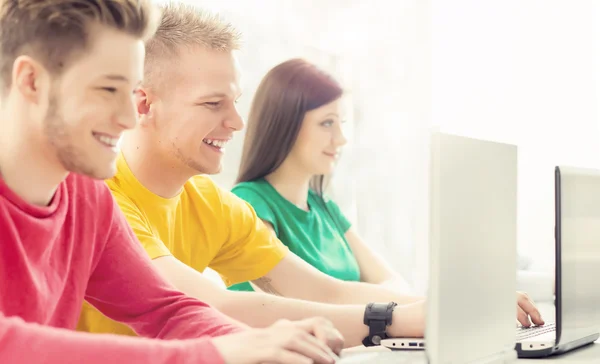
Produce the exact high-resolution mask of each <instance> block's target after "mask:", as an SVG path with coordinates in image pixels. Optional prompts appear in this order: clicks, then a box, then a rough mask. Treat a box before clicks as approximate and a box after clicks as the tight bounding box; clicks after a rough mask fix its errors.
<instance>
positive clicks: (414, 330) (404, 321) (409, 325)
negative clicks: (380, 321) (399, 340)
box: [388, 305, 425, 337]
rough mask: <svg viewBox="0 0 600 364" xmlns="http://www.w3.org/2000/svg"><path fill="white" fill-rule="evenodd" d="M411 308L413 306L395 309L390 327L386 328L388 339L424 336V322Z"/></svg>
mask: <svg viewBox="0 0 600 364" xmlns="http://www.w3.org/2000/svg"><path fill="white" fill-rule="evenodd" d="M411 306H413V305H403V306H398V307H396V309H395V310H394V313H393V317H392V325H390V327H388V333H389V335H390V337H423V336H424V335H425V320H424V318H423V316H422V315H420V314H419V313H418V312H415V310H414V309H413V308H412V307H411Z"/></svg>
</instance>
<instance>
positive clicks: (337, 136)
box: [333, 126, 348, 147]
mask: <svg viewBox="0 0 600 364" xmlns="http://www.w3.org/2000/svg"><path fill="white" fill-rule="evenodd" d="M346 143H348V139H346V135H344V131H343V130H342V128H341V126H338V128H337V130H336V132H335V133H334V135H333V144H335V146H336V147H341V146H344V145H346Z"/></svg>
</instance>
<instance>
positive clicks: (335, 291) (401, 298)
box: [319, 281, 425, 305]
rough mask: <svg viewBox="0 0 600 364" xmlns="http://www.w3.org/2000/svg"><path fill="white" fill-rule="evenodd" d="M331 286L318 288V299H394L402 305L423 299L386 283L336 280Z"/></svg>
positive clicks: (341, 300)
mask: <svg viewBox="0 0 600 364" xmlns="http://www.w3.org/2000/svg"><path fill="white" fill-rule="evenodd" d="M331 286H334V287H325V288H322V289H321V290H320V291H321V292H322V293H321V294H320V297H322V299H319V301H323V302H328V303H345V304H352V303H354V304H358V303H360V304H365V303H369V302H390V301H394V302H396V303H398V304H400V305H403V304H409V303H414V302H418V301H422V300H424V299H425V298H424V297H421V296H413V295H407V294H400V293H399V292H398V290H396V289H392V288H390V287H389V286H388V285H387V284H370V283H363V282H345V281H337V282H335V283H332V284H331Z"/></svg>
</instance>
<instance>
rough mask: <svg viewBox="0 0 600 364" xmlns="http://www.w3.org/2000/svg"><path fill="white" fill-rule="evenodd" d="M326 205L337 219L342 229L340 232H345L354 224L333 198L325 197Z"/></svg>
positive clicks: (337, 223) (336, 221)
mask: <svg viewBox="0 0 600 364" xmlns="http://www.w3.org/2000/svg"><path fill="white" fill-rule="evenodd" d="M325 205H326V206H327V210H328V211H329V214H330V215H331V217H332V218H333V219H334V220H335V223H336V225H337V226H338V227H339V229H341V231H340V232H341V233H342V234H345V233H346V232H347V231H348V230H349V229H350V227H351V226H352V223H351V222H350V221H349V220H348V218H346V216H345V215H344V214H343V213H342V211H341V210H340V207H339V206H338V205H337V204H336V203H335V202H334V201H333V200H331V199H329V198H327V197H325Z"/></svg>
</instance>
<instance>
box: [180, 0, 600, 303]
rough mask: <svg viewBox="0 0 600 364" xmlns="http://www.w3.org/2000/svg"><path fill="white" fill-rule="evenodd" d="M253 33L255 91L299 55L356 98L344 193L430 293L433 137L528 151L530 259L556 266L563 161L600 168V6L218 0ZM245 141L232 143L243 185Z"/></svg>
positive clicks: (339, 185) (347, 206)
mask: <svg viewBox="0 0 600 364" xmlns="http://www.w3.org/2000/svg"><path fill="white" fill-rule="evenodd" d="M188 2H193V3H195V4H198V5H200V6H204V7H207V8H210V9H213V10H216V11H219V12H221V13H222V14H223V15H224V16H226V17H227V18H228V19H229V20H231V21H232V22H233V23H234V24H235V25H236V26H238V28H239V29H240V30H242V31H243V32H244V38H245V47H244V50H243V53H242V55H241V64H242V67H243V69H244V72H245V73H244V79H243V83H244V96H243V98H242V100H241V103H240V111H241V113H242V115H244V116H245V115H247V112H248V106H249V103H250V101H251V97H252V93H253V91H254V90H255V88H256V86H257V85H258V82H259V81H260V78H261V77H262V76H263V75H264V74H265V73H266V72H267V71H268V70H269V69H270V68H271V67H273V66H275V65H276V64H278V63H279V62H281V61H284V60H286V59H288V58H292V57H304V58H307V59H309V60H312V61H314V62H316V63H318V64H319V65H321V66H322V67H324V68H326V69H327V70H329V71H330V72H332V73H334V74H335V75H336V76H337V77H338V78H339V79H340V80H341V81H342V82H343V83H344V85H345V86H346V88H347V89H348V91H349V94H350V95H351V100H352V101H353V118H352V119H351V120H350V122H349V125H348V133H349V135H348V136H349V137H350V143H349V144H348V147H347V148H346V151H345V153H344V155H343V159H342V161H341V162H340V165H339V168H338V170H337V173H336V176H335V178H334V181H333V185H332V191H331V193H332V194H333V195H334V196H335V198H336V199H337V201H338V203H339V204H340V205H341V207H342V209H343V210H344V211H345V212H346V213H347V214H348V216H349V217H350V218H351V219H352V220H353V221H354V222H355V224H356V226H357V227H358V229H359V231H360V233H361V235H362V236H363V237H364V239H366V241H368V242H369V244H370V245H371V246H373V248H374V249H376V250H378V251H379V252H380V253H382V254H385V257H386V259H388V260H389V261H390V262H391V263H392V264H393V266H394V268H395V269H397V270H398V271H399V272H401V273H402V274H404V275H405V276H406V277H407V278H408V279H409V280H410V281H411V282H412V283H413V284H414V287H415V289H416V290H417V291H419V292H424V290H425V288H426V282H427V259H428V252H427V244H426V241H427V235H428V234H427V204H428V200H427V199H428V192H427V181H428V170H427V168H428V164H427V163H428V146H427V141H428V131H429V128H430V127H431V126H439V127H441V128H442V130H444V131H448V132H452V133H457V134H461V135H465V136H471V137H477V138H484V139H489V140H496V141H503V142H509V143H515V144H517V145H518V146H519V235H518V239H519V241H518V244H519V251H520V254H521V256H522V257H523V258H525V259H524V261H525V260H526V259H527V258H529V259H531V261H530V263H529V264H524V265H523V267H525V268H526V269H528V270H532V271H542V272H544V271H545V272H550V271H551V270H552V269H553V263H552V262H553V261H552V259H553V226H554V222H553V203H554V200H553V167H554V165H556V164H561V163H564V164H575V165H579V166H591V167H598V165H599V164H600V131H599V130H598V129H599V123H598V111H599V109H598V105H599V102H598V101H599V100H598V95H597V87H598V67H599V65H600V63H599V61H600V60H599V59H598V50H599V49H600V47H599V44H600V30H599V29H598V27H597V23H598V20H599V19H600V11H599V9H598V7H597V6H596V4H595V2H594V1H593V0H577V1H573V0H502V1H500V0H487V1H481V0H452V1H447V0H396V1H383V0H376V1H368V2H367V1H366V0H320V1H314V0H313V1H297V0H277V1H276V0H253V1H246V0H237V1H236V0H218V1H217V0H212V1H193V0H189V1H188ZM242 140H243V133H240V135H238V136H237V137H236V138H235V140H234V142H232V145H231V146H230V147H229V148H228V152H227V155H226V159H225V171H224V172H223V173H222V174H221V175H219V176H215V180H217V182H218V183H220V184H221V185H222V186H224V187H226V188H229V187H231V185H232V183H233V181H234V179H235V175H236V173H237V167H238V164H239V160H240V154H241V145H242Z"/></svg>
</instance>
